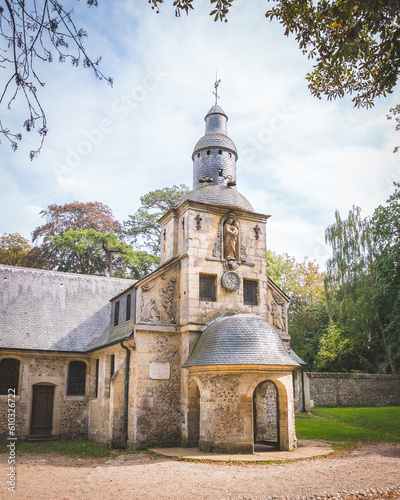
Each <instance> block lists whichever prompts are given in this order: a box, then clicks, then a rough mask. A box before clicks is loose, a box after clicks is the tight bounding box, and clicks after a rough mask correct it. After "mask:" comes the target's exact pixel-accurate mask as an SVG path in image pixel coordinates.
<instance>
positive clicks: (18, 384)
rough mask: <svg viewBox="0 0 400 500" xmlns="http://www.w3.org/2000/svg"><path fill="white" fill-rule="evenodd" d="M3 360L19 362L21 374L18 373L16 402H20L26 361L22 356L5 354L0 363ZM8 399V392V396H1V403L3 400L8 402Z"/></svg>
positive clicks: (0, 358)
mask: <svg viewBox="0 0 400 500" xmlns="http://www.w3.org/2000/svg"><path fill="white" fill-rule="evenodd" d="M3 359H15V360H17V361H19V373H18V383H17V384H16V385H17V387H16V393H15V401H18V400H19V399H20V397H21V391H22V375H23V368H24V361H23V358H21V357H20V356H14V355H13V354H12V355H9V354H5V355H3V356H0V363H1V361H2V360H3ZM7 399H8V392H7V393H6V394H0V401H2V400H7Z"/></svg>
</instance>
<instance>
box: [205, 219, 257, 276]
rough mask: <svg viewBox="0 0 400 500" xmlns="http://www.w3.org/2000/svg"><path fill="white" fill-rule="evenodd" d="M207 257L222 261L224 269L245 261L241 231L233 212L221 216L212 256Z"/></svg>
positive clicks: (234, 267)
mask: <svg viewBox="0 0 400 500" xmlns="http://www.w3.org/2000/svg"><path fill="white" fill-rule="evenodd" d="M207 259H209V260H214V259H218V260H221V261H223V263H224V269H227V270H234V269H237V267H238V265H240V264H246V263H247V261H248V255H247V251H246V248H245V246H244V245H243V241H242V231H241V229H240V224H239V221H238V219H237V217H236V215H235V214H234V212H229V213H228V214H227V215H224V216H223V217H221V219H220V221H219V225H218V234H217V241H216V243H215V247H214V250H213V258H211V257H208V258H207ZM248 265H251V264H248Z"/></svg>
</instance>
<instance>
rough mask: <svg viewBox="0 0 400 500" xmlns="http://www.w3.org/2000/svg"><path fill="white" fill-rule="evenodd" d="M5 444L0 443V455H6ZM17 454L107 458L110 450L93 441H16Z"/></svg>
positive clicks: (104, 445) (105, 445) (102, 444)
mask: <svg viewBox="0 0 400 500" xmlns="http://www.w3.org/2000/svg"><path fill="white" fill-rule="evenodd" d="M7 451H8V449H7V443H6V442H4V441H2V442H0V453H6V452H7ZM16 451H17V454H19V453H60V454H62V455H69V456H72V457H92V458H98V457H109V456H110V455H111V453H112V450H111V449H110V448H109V447H108V446H107V444H105V443H96V442H94V441H84V440H79V441H33V442H29V441H17V444H16Z"/></svg>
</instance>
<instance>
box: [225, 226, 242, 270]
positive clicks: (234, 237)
mask: <svg viewBox="0 0 400 500" xmlns="http://www.w3.org/2000/svg"><path fill="white" fill-rule="evenodd" d="M224 259H225V260H227V261H238V260H239V222H238V221H237V220H236V219H234V218H233V217H228V219H226V221H225V224H224Z"/></svg>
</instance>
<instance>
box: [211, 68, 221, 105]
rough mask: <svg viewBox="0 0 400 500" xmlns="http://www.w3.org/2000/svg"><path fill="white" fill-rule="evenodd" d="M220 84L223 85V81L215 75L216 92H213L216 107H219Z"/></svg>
mask: <svg viewBox="0 0 400 500" xmlns="http://www.w3.org/2000/svg"><path fill="white" fill-rule="evenodd" d="M220 83H221V80H218V74H217V73H215V83H214V88H215V92H213V94H214V95H215V105H217V103H218V99H219V95H218V86H219V84H220Z"/></svg>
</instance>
